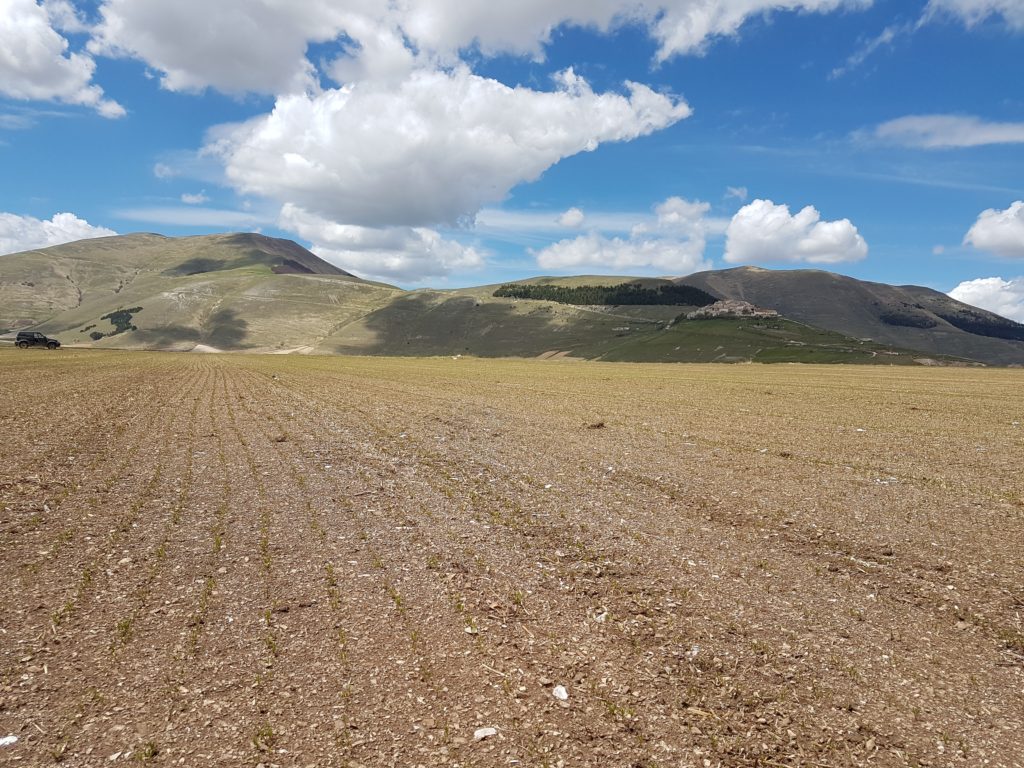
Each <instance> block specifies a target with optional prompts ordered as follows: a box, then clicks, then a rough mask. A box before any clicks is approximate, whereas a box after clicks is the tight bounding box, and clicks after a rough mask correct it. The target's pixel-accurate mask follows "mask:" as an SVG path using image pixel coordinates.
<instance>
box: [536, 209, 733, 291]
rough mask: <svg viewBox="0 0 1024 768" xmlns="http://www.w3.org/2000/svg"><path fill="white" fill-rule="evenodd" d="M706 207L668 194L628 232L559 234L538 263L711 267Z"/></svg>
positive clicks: (666, 270) (682, 271)
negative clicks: (650, 215)
mask: <svg viewBox="0 0 1024 768" xmlns="http://www.w3.org/2000/svg"><path fill="white" fill-rule="evenodd" d="M710 208H711V206H710V205H708V204H707V203H704V202H700V201H696V202H691V201H689V200H683V199H682V198H679V197H670V198H669V199H668V200H666V201H665V202H663V203H661V204H660V205H658V206H657V208H655V213H656V214H657V218H656V220H655V221H654V222H650V223H645V224H639V225H637V226H635V227H633V231H632V232H631V234H630V236H629V237H628V238H624V237H607V236H605V235H602V234H600V233H598V232H590V233H588V234H586V235H581V236H580V237H577V238H572V239H567V240H561V241H559V242H557V243H554V244H553V245H550V246H548V247H547V248H544V249H543V250H541V251H539V252H537V253H536V254H535V255H536V258H537V264H538V265H539V266H541V267H542V268H544V269H557V270H564V269H579V268H588V269H590V268H592V269H611V270H614V271H619V272H621V271H629V270H648V269H651V268H654V269H658V270H660V271H661V272H662V273H663V274H673V275H688V274H690V273H692V272H697V271H699V270H702V269H710V264H709V263H708V262H707V261H705V260H704V247H705V243H706V236H707V234H708V232H709V231H711V230H713V229H714V224H713V222H711V221H709V220H708V219H707V218H706V215H707V213H708V211H709V210H710Z"/></svg>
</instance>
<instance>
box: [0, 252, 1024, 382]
mask: <svg viewBox="0 0 1024 768" xmlns="http://www.w3.org/2000/svg"><path fill="white" fill-rule="evenodd" d="M509 285H511V286H534V287H537V286H545V287H546V288H550V290H545V291H537V290H532V291H525V292H524V291H514V290H513V291H509V290H507V288H508V286H509ZM594 286H606V287H609V288H618V289H620V290H608V291H587V290H582V289H583V288H585V287H594ZM674 286H680V287H687V288H690V289H696V290H695V291H692V292H690V293H686V292H680V291H676V290H674V289H673V287H674ZM623 288H625V289H627V290H622V289H623ZM503 289H504V290H503ZM503 292H504V294H505V295H504V296H502V295H500V294H502V293H503ZM702 292H703V293H702ZM655 295H657V296H665V295H672V296H673V297H676V298H675V299H674V301H676V303H675V304H673V305H670V304H654V303H650V304H644V302H646V301H648V300H650V298H651V296H655ZM527 296H543V297H546V298H545V299H543V300H542V299H534V298H528V297H527ZM574 296H575V297H577V299H576V300H578V297H580V296H585V297H590V296H597V297H601V298H599V299H595V300H599V301H606V300H607V301H612V300H615V301H619V300H622V301H626V302H627V303H626V304H621V305H610V304H607V303H604V304H599V305H578V304H571V303H568V301H570V300H572V299H566V298H565V297H574ZM688 296H690V297H696V298H693V301H694V302H697V303H695V304H694V305H693V306H687V305H680V304H679V303H678V302H679V301H680V299H679V298H678V297H688ZM702 296H703V298H702ZM548 299H553V300H548ZM560 299H562V300H564V301H565V303H563V301H561V300H560ZM713 299H737V300H741V301H748V302H750V303H751V304H754V305H756V306H759V307H763V308H766V309H773V310H776V311H777V312H778V313H779V315H780V316H781V317H779V318H778V319H777V320H766V319H764V318H760V319H756V318H750V317H747V318H745V319H744V318H729V317H725V318H721V317H719V318H705V319H702V320H700V321H697V320H687V319H686V315H687V314H688V312H690V311H692V310H694V309H696V308H697V307H698V306H702V305H703V304H705V303H707V302H710V301H712V300H713ZM586 300H590V299H586ZM681 300H682V301H689V300H690V299H688V298H683V299H681ZM23 327H31V328H35V329H38V330H41V331H43V332H44V333H48V334H58V335H60V336H61V338H62V341H64V342H65V343H70V344H76V345H81V346H99V347H115V348H126V349H168V350H180V351H185V350H192V349H197V348H203V349H218V350H234V351H253V352H296V351H298V352H318V353H327V354H375V355H459V354H470V355H478V356H488V357H504V356H517V357H537V356H545V357H548V356H571V357H579V358H586V359H616V360H631V359H633V360H653V361H666V362H667V361H687V360H722V361H732V362H738V361H750V360H764V361H769V360H770V361H794V362H800V361H826V362H839V361H850V362H900V363H912V362H915V361H921V360H922V359H923V358H928V359H930V360H939V361H943V362H947V363H953V362H956V361H957V360H960V361H963V362H978V363H984V364H995V365H1024V325H1021V324H1018V323H1014V322H1013V321H1010V320H1007V319H1005V318H1002V317H1000V316H998V315H995V314H993V313H991V312H987V311H986V310H982V309H979V308H977V307H971V306H969V305H966V304H963V303H962V302H958V301H956V300H954V299H952V298H950V297H948V296H946V295H945V294H942V293H939V292H938V291H934V290H932V289H930V288H925V287H922V286H892V285H888V284H885V283H873V282H869V281H862V280H857V279H855V278H852V277H847V276H845V275H839V274H836V273H833V272H827V271H825V270H818V269H814V270H800V269H797V270H770V269H764V268H761V267H734V268H731V269H725V270H713V271H707V272H700V273H696V274H693V275H688V276H685V277H680V278H664V277H663V278H652V277H621V276H600V275H581V276H568V277H555V276H538V277H531V278H526V279H524V280H519V281H513V282H512V283H510V284H507V285H499V284H495V285H485V286H475V287H469V288H460V289H448V290H436V289H419V290H415V291H405V290H402V289H400V288H397V287H395V286H391V285H387V284H384V283H376V282H372V281H368V280H363V279H361V278H359V277H356V276H354V275H352V274H350V273H348V272H346V271H345V270H343V269H340V268H338V267H336V266H334V265H331V264H329V263H328V262H326V261H324V260H323V259H320V258H319V257H317V256H316V255H314V254H313V253H311V252H309V251H308V250H306V249H305V248H303V247H302V246H300V245H299V244H297V243H295V242H294V241H291V240H284V239H279V238H271V237H267V236H265V235H262V234H257V233H229V234H219V235H199V236H192V237H185V238H170V237H166V236H164V235H160V234H157V233H134V234H131V235H119V236H115V237H107V238H98V239H95V240H82V241H77V242H74V243H67V244H64V245H59V246H53V247H50V248H44V249H37V250H33V251H25V252H22V253H19V254H11V255H8V256H2V257H0V331H3V330H12V329H18V328H23Z"/></svg>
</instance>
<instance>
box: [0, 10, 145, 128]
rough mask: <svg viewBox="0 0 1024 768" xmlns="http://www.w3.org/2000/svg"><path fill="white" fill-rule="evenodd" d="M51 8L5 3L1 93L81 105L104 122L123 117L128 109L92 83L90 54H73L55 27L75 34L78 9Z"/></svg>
mask: <svg viewBox="0 0 1024 768" xmlns="http://www.w3.org/2000/svg"><path fill="white" fill-rule="evenodd" d="M50 9H51V10H50V12H48V10H47V8H46V7H44V6H43V5H39V4H37V3H36V2H35V0H3V1H2V2H0V94H3V95H5V96H9V97H10V98H13V99H21V100H26V101H27V100H33V101H62V102H64V103H66V104H78V105H81V106H85V107H90V108H92V109H95V110H96V111H97V112H99V113H100V114H101V115H102V116H103V117H108V118H116V117H122V116H123V115H124V114H125V110H124V107H122V106H121V105H120V104H118V103H117V102H115V101H112V100H110V99H106V98H104V96H103V89H102V88H100V86H98V85H95V84H94V83H93V82H92V77H93V73H94V71H95V70H96V62H95V61H93V59H92V57H91V56H89V55H88V54H84V53H80V52H69V44H68V41H67V39H65V38H64V37H63V36H62V35H61V34H60V33H59V32H58V31H57V30H56V29H55V28H54V26H55V25H58V26H61V27H62V28H68V27H72V29H71V30H70V31H75V30H74V29H73V27H74V23H75V20H76V19H77V16H75V14H74V10H73V9H71V8H69V7H67V4H66V3H64V4H59V3H58V4H51V5H50ZM51 13H52V16H51ZM69 14H70V15H69Z"/></svg>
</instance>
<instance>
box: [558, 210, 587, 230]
mask: <svg viewBox="0 0 1024 768" xmlns="http://www.w3.org/2000/svg"><path fill="white" fill-rule="evenodd" d="M586 218H587V217H586V215H585V214H584V213H583V211H582V210H580V209H579V208H570V209H569V210H567V211H565V212H564V213H562V214H561V215H560V216H559V217H558V219H557V221H558V224H559V226H562V227H569V228H570V229H575V228H576V227H580V226H582V225H583V222H584V221H585V220H586Z"/></svg>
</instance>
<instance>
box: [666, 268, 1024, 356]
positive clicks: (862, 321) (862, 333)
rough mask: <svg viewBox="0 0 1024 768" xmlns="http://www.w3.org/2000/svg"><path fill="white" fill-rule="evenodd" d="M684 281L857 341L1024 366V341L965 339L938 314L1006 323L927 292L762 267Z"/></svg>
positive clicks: (966, 336) (704, 274) (967, 336)
mask: <svg viewBox="0 0 1024 768" xmlns="http://www.w3.org/2000/svg"><path fill="white" fill-rule="evenodd" d="M680 282H682V283H685V284H687V285H694V286H696V287H698V288H702V289H704V290H706V291H708V292H710V293H712V294H715V295H718V296H722V297H726V298H735V299H741V300H744V301H749V302H751V303H753V304H757V305H759V306H763V307H770V308H772V309H776V310H778V311H779V312H780V313H781V314H782V315H784V316H786V317H789V318H792V319H794V320H798V321H800V322H802V323H807V324H808V325H813V326H815V327H818V328H826V329H829V330H833V331H836V332H837V333H842V334H845V335H847V336H852V337H855V338H865V339H872V340H874V341H876V342H881V343H884V344H890V345H893V346H897V347H901V348H904V349H916V350H921V351H922V352H924V353H928V354H932V355H934V354H946V355H955V356H960V357H965V358H970V359H974V360H980V361H982V362H986V363H990V364H996V365H1008V364H1021V363H1024V342H1015V341H1007V340H1004V339H997V338H990V337H986V336H980V335H977V334H973V333H966V332H964V331H962V330H960V329H958V328H956V327H954V326H953V325H951V324H950V323H948V322H947V321H945V320H943V319H942V318H941V317H939V316H938V315H936V314H935V312H936V311H941V312H963V311H970V312H972V313H978V314H981V315H985V316H988V317H990V318H991V320H992V321H993V322H994V323H1000V322H1003V323H1005V322H1006V321H1005V320H1003V319H1002V318H998V316H995V315H991V313H986V312H984V310H977V309H975V308H972V307H968V306H967V305H965V304H962V303H961V302H957V301H955V300H953V299H951V298H949V297H948V296H944V295H943V294H939V293H937V292H936V291H929V290H928V289H921V288H913V287H910V288H901V287H897V286H891V285H885V284H883V283H871V282H865V281H862V280H855V279H853V278H850V277H845V276H843V275H836V274H833V273H831V272H824V271H821V270H808V269H800V270H768V269H760V268H757V267H738V268H736V269H727V270H719V271H714V272H701V273H697V274H695V275H690V276H689V277H686V278H682V279H681V280H680ZM890 313H899V314H901V315H904V316H910V317H913V318H916V319H917V320H918V321H921V322H923V323H927V324H932V327H929V328H915V327H909V326H906V325H893V324H891V323H889V322H886V321H885V320H884V319H883V318H884V317H885V316H886V315H887V314H890Z"/></svg>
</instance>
